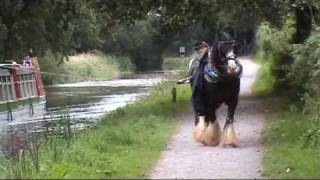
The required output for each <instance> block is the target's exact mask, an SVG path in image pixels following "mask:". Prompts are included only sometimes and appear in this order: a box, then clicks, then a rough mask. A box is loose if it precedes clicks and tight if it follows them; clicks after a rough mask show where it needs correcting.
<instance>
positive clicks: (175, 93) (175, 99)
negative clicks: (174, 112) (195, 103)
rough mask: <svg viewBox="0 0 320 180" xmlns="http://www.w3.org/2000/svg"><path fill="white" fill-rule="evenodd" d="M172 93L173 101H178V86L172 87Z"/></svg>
mask: <svg viewBox="0 0 320 180" xmlns="http://www.w3.org/2000/svg"><path fill="white" fill-rule="evenodd" d="M171 94H172V101H173V102H176V101H177V88H176V87H173V88H172V90H171Z"/></svg>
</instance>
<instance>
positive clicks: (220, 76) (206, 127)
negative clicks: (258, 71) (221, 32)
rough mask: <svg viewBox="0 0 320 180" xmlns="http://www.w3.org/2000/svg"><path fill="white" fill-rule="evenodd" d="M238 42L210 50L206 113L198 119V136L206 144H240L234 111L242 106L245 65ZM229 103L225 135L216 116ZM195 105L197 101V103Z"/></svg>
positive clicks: (205, 78) (205, 83)
mask: <svg viewBox="0 0 320 180" xmlns="http://www.w3.org/2000/svg"><path fill="white" fill-rule="evenodd" d="M236 51H237V47H236V42H235V41H221V42H217V43H215V44H214V45H213V46H212V47H211V48H210V49H209V62H208V63H207V64H206V65H205V66H204V68H203V74H202V76H203V77H202V78H200V80H201V81H202V83H203V85H202V87H203V88H202V89H203V90H202V92H201V93H202V97H203V98H202V105H201V106H203V110H204V111H203V114H202V115H199V116H198V118H196V126H195V128H194V131H193V135H194V138H195V139H196V140H197V141H199V142H201V143H203V144H204V145H211V146H216V145H218V144H219V143H220V142H221V144H222V145H223V146H231V147H238V146H239V142H238V139H237V136H236V134H235V131H234V128H233V122H234V113H235V110H236V108H237V105H238V97H239V92H240V77H241V74H242V66H241V64H240V63H239V61H238V60H237V56H236ZM223 103H225V104H226V105H227V106H228V113H227V119H226V122H225V125H224V130H223V134H222V136H221V130H220V127H219V124H218V121H216V120H217V118H216V110H217V109H218V108H219V107H220V106H221V105H222V104H223ZM194 105H195V104H194Z"/></svg>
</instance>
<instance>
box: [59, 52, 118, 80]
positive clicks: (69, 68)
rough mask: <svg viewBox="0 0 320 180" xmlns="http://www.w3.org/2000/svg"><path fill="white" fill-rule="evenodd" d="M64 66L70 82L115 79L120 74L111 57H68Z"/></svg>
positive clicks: (88, 55) (83, 55) (97, 55)
mask: <svg viewBox="0 0 320 180" xmlns="http://www.w3.org/2000/svg"><path fill="white" fill-rule="evenodd" d="M64 66H65V68H66V69H65V70H66V72H67V73H68V74H69V75H70V80H71V81H79V80H95V79H97V80H99V79H106V78H111V77H116V76H117V75H118V74H119V73H120V70H119V67H118V66H117V64H115V63H113V60H112V57H111V56H107V55H104V54H78V55H76V56H70V57H69V60H68V61H67V62H65V64H64Z"/></svg>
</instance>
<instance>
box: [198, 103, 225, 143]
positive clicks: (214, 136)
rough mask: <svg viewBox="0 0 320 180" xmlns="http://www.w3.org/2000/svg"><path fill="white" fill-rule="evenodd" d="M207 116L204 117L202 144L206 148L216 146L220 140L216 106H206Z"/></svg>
mask: <svg viewBox="0 0 320 180" xmlns="http://www.w3.org/2000/svg"><path fill="white" fill-rule="evenodd" d="M207 108H208V109H207V116H206V117H205V124H206V127H205V129H204V132H203V139H202V141H201V142H202V143H203V144H204V145H208V146H217V145H218V144H219V142H220V138H221V129H220V126H219V123H218V121H217V120H216V110H217V108H218V106H217V105H214V104H211V103H209V105H208V106H207Z"/></svg>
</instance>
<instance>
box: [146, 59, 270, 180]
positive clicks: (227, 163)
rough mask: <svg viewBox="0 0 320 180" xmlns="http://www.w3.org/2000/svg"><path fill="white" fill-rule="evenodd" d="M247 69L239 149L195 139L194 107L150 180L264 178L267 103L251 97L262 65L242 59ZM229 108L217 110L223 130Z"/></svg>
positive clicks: (185, 115)
mask: <svg viewBox="0 0 320 180" xmlns="http://www.w3.org/2000/svg"><path fill="white" fill-rule="evenodd" d="M240 61H241V63H242V65H243V67H244V72H243V76H242V79H241V91H240V99H239V105H238V108H237V110H236V114H235V124H234V127H235V130H236V132H237V134H238V138H239V140H240V148H223V147H220V146H218V147H210V146H203V145H202V144H199V143H197V142H195V140H194V139H193V137H192V128H193V125H194V123H193V117H194V116H193V113H192V109H191V107H190V108H189V109H188V110H187V111H186V112H185V113H183V114H182V115H179V116H178V117H177V118H178V119H179V122H180V124H179V126H178V129H177V131H176V133H175V135H174V136H173V137H172V139H171V141H170V143H169V144H168V146H167V148H166V149H165V150H164V151H163V152H162V153H161V156H160V159H159V160H158V162H157V163H156V164H155V166H154V167H153V168H152V170H151V172H150V176H149V178H151V179H167V178H170V179H175V178H178V179H186V178H187V179H190V178H191V179H226V178H227V179H234V178H237V179H238V178H246V179H248V178H249V179H253V178H262V175H261V170H262V167H261V164H262V151H261V144H260V138H261V129H262V127H263V121H264V119H265V114H266V112H267V111H266V109H265V107H264V100H263V99H259V98H256V97H254V96H253V95H252V92H251V86H252V84H253V83H254V81H255V78H256V75H257V71H258V68H259V66H258V65H257V64H255V63H254V62H253V61H251V60H250V59H249V58H248V57H242V58H240ZM225 115H226V107H225V106H223V107H221V108H220V109H219V110H218V116H217V117H218V121H219V123H220V126H221V127H223V125H224V123H225V117H226V116H225Z"/></svg>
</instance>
